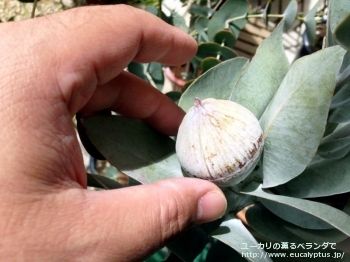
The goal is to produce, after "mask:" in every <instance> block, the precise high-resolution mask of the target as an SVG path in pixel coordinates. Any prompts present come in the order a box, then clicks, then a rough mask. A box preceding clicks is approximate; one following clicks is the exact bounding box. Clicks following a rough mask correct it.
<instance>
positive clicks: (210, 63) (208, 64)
mask: <svg viewBox="0 0 350 262" xmlns="http://www.w3.org/2000/svg"><path fill="white" fill-rule="evenodd" d="M220 63H221V61H220V60H219V59H216V58H214V57H207V58H204V59H203V60H202V62H201V68H202V74H203V73H205V72H207V71H208V70H209V69H210V68H212V67H214V66H216V65H218V64H220Z"/></svg>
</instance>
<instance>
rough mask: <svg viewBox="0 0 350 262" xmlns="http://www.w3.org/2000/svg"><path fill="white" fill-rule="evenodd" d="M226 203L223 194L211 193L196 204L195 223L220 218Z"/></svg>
mask: <svg viewBox="0 0 350 262" xmlns="http://www.w3.org/2000/svg"><path fill="white" fill-rule="evenodd" d="M226 208H227V202H226V198H225V196H224V194H222V193H221V192H216V191H211V192H208V193H206V194H205V195H204V196H203V197H202V198H201V199H200V200H199V202H198V213H197V223H204V222H210V221H213V220H216V219H218V218H220V217H221V216H222V215H223V214H224V213H225V211H226Z"/></svg>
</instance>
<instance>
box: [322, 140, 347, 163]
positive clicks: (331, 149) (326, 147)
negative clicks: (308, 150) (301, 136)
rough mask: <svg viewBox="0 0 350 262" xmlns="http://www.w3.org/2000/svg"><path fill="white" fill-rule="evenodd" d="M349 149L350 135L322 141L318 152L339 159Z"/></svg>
mask: <svg viewBox="0 0 350 262" xmlns="http://www.w3.org/2000/svg"><path fill="white" fill-rule="evenodd" d="M349 151H350V136H349V137H345V138H339V139H335V140H332V141H330V142H325V143H322V145H320V146H319V148H318V150H317V154H319V155H320V156H322V157H324V158H329V159H339V158H342V157H344V156H345V155H346V154H347V153H348V152H349Z"/></svg>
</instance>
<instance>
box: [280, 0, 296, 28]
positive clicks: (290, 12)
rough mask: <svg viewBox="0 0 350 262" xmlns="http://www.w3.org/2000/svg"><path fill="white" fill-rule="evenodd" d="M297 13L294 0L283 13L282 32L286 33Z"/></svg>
mask: <svg viewBox="0 0 350 262" xmlns="http://www.w3.org/2000/svg"><path fill="white" fill-rule="evenodd" d="M297 13H298V3H297V1H296V0H291V1H290V2H289V4H288V6H287V8H286V9H285V10H284V12H283V16H284V28H283V29H284V32H287V31H288V30H289V29H290V28H291V27H292V25H293V23H294V21H295V19H296V17H297Z"/></svg>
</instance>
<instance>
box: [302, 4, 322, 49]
mask: <svg viewBox="0 0 350 262" xmlns="http://www.w3.org/2000/svg"><path fill="white" fill-rule="evenodd" d="M318 5H319V2H318V1H317V3H316V4H315V5H314V7H313V8H312V9H311V10H310V11H309V12H308V13H307V15H306V16H305V18H304V24H305V29H306V35H307V38H308V40H309V43H310V44H311V45H315V39H316V20H315V15H316V12H317V8H318Z"/></svg>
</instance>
